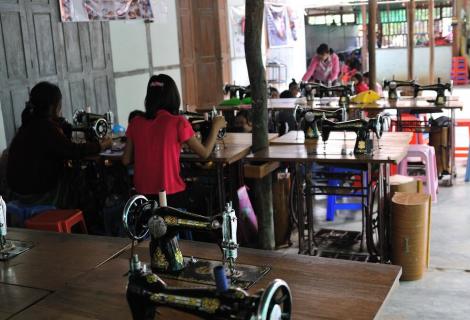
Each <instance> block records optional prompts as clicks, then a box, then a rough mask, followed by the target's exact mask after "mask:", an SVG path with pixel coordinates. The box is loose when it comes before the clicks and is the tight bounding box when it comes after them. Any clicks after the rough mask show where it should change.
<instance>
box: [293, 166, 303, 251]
mask: <svg viewBox="0 0 470 320" xmlns="http://www.w3.org/2000/svg"><path fill="white" fill-rule="evenodd" d="M302 180H303V175H302V172H301V168H300V164H299V163H298V162H296V163H295V188H296V196H297V227H298V231H299V253H300V254H303V253H304V250H305V247H304V246H305V244H304V232H305V231H304V227H305V216H304V204H303V190H302Z"/></svg>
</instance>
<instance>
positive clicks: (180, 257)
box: [175, 249, 184, 264]
mask: <svg viewBox="0 0 470 320" xmlns="http://www.w3.org/2000/svg"><path fill="white" fill-rule="evenodd" d="M175 260H176V262H177V263H178V264H183V262H184V258H183V254H182V253H181V250H180V249H176V252H175Z"/></svg>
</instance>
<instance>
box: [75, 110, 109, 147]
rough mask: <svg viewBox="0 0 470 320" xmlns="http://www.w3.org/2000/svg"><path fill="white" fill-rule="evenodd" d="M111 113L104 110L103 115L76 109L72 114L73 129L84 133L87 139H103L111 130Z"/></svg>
mask: <svg viewBox="0 0 470 320" xmlns="http://www.w3.org/2000/svg"><path fill="white" fill-rule="evenodd" d="M112 122H113V113H112V112H111V111H108V112H106V113H105V114H104V115H99V114H94V113H89V112H85V111H84V110H77V111H75V113H74V114H73V126H72V130H73V131H81V132H84V133H85V138H86V139H87V140H94V139H103V138H104V137H105V136H106V134H107V133H108V132H110V131H111V130H112Z"/></svg>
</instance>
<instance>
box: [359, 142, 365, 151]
mask: <svg viewBox="0 0 470 320" xmlns="http://www.w3.org/2000/svg"><path fill="white" fill-rule="evenodd" d="M357 149H358V150H361V151H365V150H366V142H365V141H359V142H358V143H357Z"/></svg>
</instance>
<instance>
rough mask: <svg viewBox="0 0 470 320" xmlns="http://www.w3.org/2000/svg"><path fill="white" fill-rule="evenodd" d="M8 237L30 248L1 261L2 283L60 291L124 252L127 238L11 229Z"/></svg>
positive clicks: (0, 274)
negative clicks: (74, 279) (26, 244)
mask: <svg viewBox="0 0 470 320" xmlns="http://www.w3.org/2000/svg"><path fill="white" fill-rule="evenodd" d="M7 239H12V240H21V241H28V242H32V243H33V244H34V247H33V248H31V249H30V250H28V251H26V252H25V253H22V254H21V255H19V256H17V257H15V258H14V259H11V260H9V261H6V262H2V261H0V283H4V284H13V285H19V286H23V287H31V288H40V289H44V290H50V291H53V290H57V289H58V288H61V287H63V286H64V285H65V284H66V283H67V282H69V281H70V280H72V279H73V278H75V277H77V276H78V275H80V274H83V273H85V272H87V271H90V270H92V269H93V268H96V267H97V266H99V265H100V264H102V263H104V262H106V261H107V260H108V259H110V258H111V257H113V256H115V255H116V254H119V253H120V252H122V251H123V250H124V249H125V248H126V247H127V246H128V245H129V243H130V241H129V240H128V239H124V238H108V237H101V236H89V235H79V234H73V235H69V234H63V233H57V232H43V231H36V230H27V229H15V228H9V229H8V235H7Z"/></svg>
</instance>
